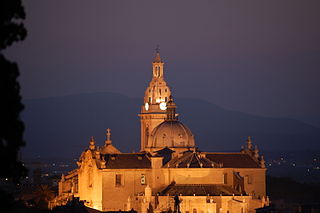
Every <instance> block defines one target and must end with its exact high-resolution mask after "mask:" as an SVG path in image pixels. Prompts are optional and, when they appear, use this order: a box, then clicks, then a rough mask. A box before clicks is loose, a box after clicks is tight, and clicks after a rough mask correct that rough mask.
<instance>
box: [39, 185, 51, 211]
mask: <svg viewBox="0 0 320 213" xmlns="http://www.w3.org/2000/svg"><path fill="white" fill-rule="evenodd" d="M53 198H54V193H53V190H51V188H50V187H49V186H47V185H40V186H39V187H38V188H37V189H36V190H35V191H34V200H35V204H36V206H37V207H38V208H39V209H48V203H49V201H50V200H52V199H53Z"/></svg>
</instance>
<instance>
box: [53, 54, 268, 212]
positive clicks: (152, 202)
mask: <svg viewBox="0 0 320 213" xmlns="http://www.w3.org/2000/svg"><path fill="white" fill-rule="evenodd" d="M152 64H153V65H152V80H151V82H150V84H149V87H148V88H147V89H146V91H145V96H144V102H143V103H144V104H143V105H142V107H141V113H140V114H139V117H140V122H141V139H140V140H141V141H140V143H141V152H138V153H121V152H120V151H119V150H118V149H117V148H116V147H115V146H114V145H113V143H112V140H111V130H110V129H107V131H106V140H105V142H104V145H103V146H101V147H99V146H98V144H97V142H96V141H95V140H94V138H93V137H92V138H91V140H90V142H89V146H88V147H89V148H88V149H86V150H85V151H83V153H82V154H81V157H80V158H79V161H78V162H77V164H78V168H77V169H76V170H74V171H71V172H69V173H68V174H66V175H63V176H62V177H61V180H60V182H59V195H58V197H56V198H55V199H54V200H53V201H52V202H51V203H50V205H51V207H53V206H56V205H64V204H66V202H67V201H68V199H70V198H71V197H72V196H74V197H78V198H79V199H80V200H81V201H83V202H84V204H85V205H86V206H88V207H91V208H94V209H97V210H100V211H119V210H122V211H129V210H131V209H134V210H136V211H138V212H141V213H147V212H148V209H149V210H151V209H150V208H152V210H153V211H154V212H159V213H160V212H164V211H169V210H170V209H171V210H174V209H175V208H178V206H179V209H180V211H181V212H182V213H187V212H188V213H191V212H192V213H202V212H203V213H227V212H230V213H231V212H232V213H248V212H254V210H255V209H256V208H260V207H263V206H265V205H269V199H268V197H266V190H265V187H266V185H265V184H266V180H265V176H266V168H265V160H264V158H263V156H260V154H259V150H258V149H257V148H254V146H253V145H252V140H251V138H250V137H249V138H248V140H247V142H246V146H245V147H243V148H242V150H241V152H235V153H213V152H199V151H197V149H196V141H195V139H194V135H193V133H192V132H191V130H190V129H189V128H188V127H187V126H186V125H185V124H183V123H181V122H180V121H178V118H177V114H176V104H175V103H174V100H173V98H172V96H171V91H170V88H169V87H168V86H167V84H166V82H165V81H164V68H163V64H164V63H163V61H162V59H161V57H160V53H159V49H157V52H156V56H155V58H154V61H153V63H152Z"/></svg>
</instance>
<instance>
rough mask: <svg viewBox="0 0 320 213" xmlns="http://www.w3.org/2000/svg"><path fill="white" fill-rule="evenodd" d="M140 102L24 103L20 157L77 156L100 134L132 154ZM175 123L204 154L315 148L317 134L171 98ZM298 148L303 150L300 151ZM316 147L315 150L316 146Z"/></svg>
mask: <svg viewBox="0 0 320 213" xmlns="http://www.w3.org/2000/svg"><path fill="white" fill-rule="evenodd" d="M142 101H143V99H142V98H130V97H127V96H125V95H122V94H117V93H110V92H98V93H82V94H75V95H67V96H57V97H49V98H37V99H26V100H24V103H25V106H26V109H25V111H24V112H23V115H22V119H23V120H24V122H25V125H26V132H25V139H26V142H27V147H26V148H25V149H24V150H23V153H24V155H26V156H30V155H40V156H49V157H55V156H59V155H61V156H67V155H70V156H75V157H76V156H79V155H80V153H81V151H82V150H83V149H84V148H86V146H87V145H88V142H89V139H90V137H91V136H95V138H96V140H97V143H98V145H103V143H104V139H105V135H104V133H105V129H106V128H111V129H112V139H113V144H114V145H115V146H116V147H117V148H119V149H120V150H121V151H123V152H131V151H133V150H135V151H138V150H139V146H140V139H139V137H140V136H139V135H140V122H139V118H138V116H137V115H138V113H139V112H140V107H141V105H142V104H143V103H142ZM175 101H176V103H177V112H178V113H179V114H180V116H179V119H180V120H181V121H182V122H184V123H185V124H186V125H187V126H188V127H189V128H190V129H191V131H192V132H193V134H194V135H195V139H196V144H197V146H198V147H199V149H200V150H204V151H238V150H240V147H241V146H242V145H244V144H245V140H246V137H247V136H249V135H250V136H252V137H253V142H254V143H255V144H257V145H258V146H259V147H261V148H262V151H263V150H299V149H301V147H304V148H305V149H312V148H315V147H318V146H319V145H318V144H317V142H318V141H320V133H319V132H320V131H319V130H320V129H319V128H316V127H314V126H312V125H309V124H305V123H304V122H302V121H298V120H295V119H292V118H277V117H276V118H272V117H265V116H256V115H251V114H248V113H243V112H237V111H232V110H228V109H224V108H222V107H220V106H217V105H215V104H213V103H210V102H208V101H205V100H201V99H196V98H179V97H177V98H175ZM302 145H303V146H302ZM317 145H318V146H317Z"/></svg>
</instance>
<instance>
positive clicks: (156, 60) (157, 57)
mask: <svg viewBox="0 0 320 213" xmlns="http://www.w3.org/2000/svg"><path fill="white" fill-rule="evenodd" d="M153 63H162V60H161V57H160V48H159V45H157V48H156V56H155V58H154V60H153Z"/></svg>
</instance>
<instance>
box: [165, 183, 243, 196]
mask: <svg viewBox="0 0 320 213" xmlns="http://www.w3.org/2000/svg"><path fill="white" fill-rule="evenodd" d="M160 195H162V196H165V195H169V196H175V195H182V196H194V195H195V196H208V195H210V196H218V195H223V196H226V195H229V196H231V195H241V193H240V192H239V191H237V190H235V189H233V188H232V187H231V186H228V185H223V184H171V185H169V186H168V187H167V188H165V189H164V190H163V191H161V192H160Z"/></svg>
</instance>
